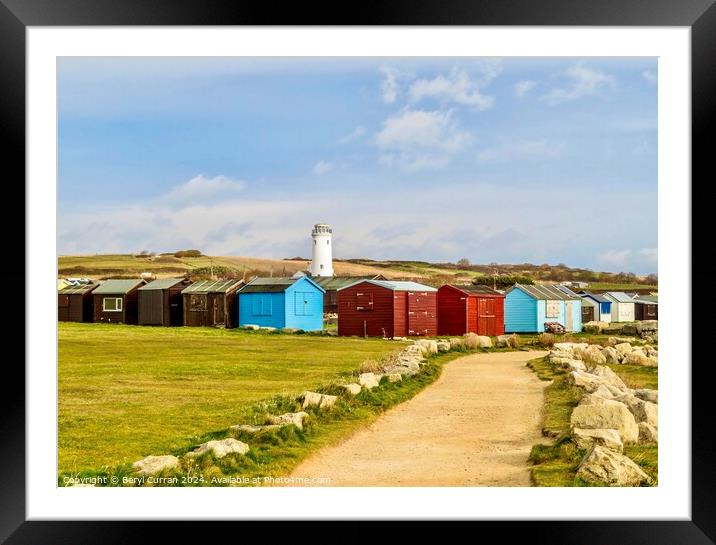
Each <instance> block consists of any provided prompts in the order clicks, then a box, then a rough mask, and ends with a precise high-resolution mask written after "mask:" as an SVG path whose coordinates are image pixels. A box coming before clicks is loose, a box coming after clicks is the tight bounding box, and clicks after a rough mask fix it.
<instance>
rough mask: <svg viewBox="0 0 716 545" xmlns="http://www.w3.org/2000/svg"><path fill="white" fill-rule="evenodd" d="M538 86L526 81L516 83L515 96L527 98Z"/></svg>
mask: <svg viewBox="0 0 716 545" xmlns="http://www.w3.org/2000/svg"><path fill="white" fill-rule="evenodd" d="M535 85H537V82H536V81H530V80H524V81H518V82H517V83H515V96H516V97H517V98H523V97H525V96H527V95H528V94H529V93H530V91H531V90H532V89H534V88H535Z"/></svg>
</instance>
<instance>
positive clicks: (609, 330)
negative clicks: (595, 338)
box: [602, 323, 622, 335]
mask: <svg viewBox="0 0 716 545" xmlns="http://www.w3.org/2000/svg"><path fill="white" fill-rule="evenodd" d="M621 332H622V325H621V324H618V323H610V324H607V325H606V326H605V327H604V328H603V329H602V333H605V334H607V335H619V334H620V333H621Z"/></svg>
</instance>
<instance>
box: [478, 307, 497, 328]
mask: <svg viewBox="0 0 716 545" xmlns="http://www.w3.org/2000/svg"><path fill="white" fill-rule="evenodd" d="M495 307H496V303H495V300H494V299H488V298H479V299H478V300H477V334H478V335H490V336H492V337H494V336H495V335H497V316H496V312H495Z"/></svg>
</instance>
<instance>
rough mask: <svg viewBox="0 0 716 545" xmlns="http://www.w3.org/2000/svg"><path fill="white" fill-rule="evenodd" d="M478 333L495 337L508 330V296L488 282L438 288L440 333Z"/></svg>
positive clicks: (448, 285) (447, 285)
mask: <svg viewBox="0 0 716 545" xmlns="http://www.w3.org/2000/svg"><path fill="white" fill-rule="evenodd" d="M469 332H472V333H477V334H478V335H489V336H492V337H495V336H497V335H503V334H504V333H505V296H504V294H502V293H500V292H498V291H495V290H493V289H492V288H490V287H488V286H479V285H469V286H454V285H451V284H446V285H444V286H441V287H440V289H438V335H463V334H464V333H469Z"/></svg>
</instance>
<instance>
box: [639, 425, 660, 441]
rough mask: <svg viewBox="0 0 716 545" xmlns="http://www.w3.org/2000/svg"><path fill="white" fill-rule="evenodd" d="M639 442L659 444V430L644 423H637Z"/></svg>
mask: <svg viewBox="0 0 716 545" xmlns="http://www.w3.org/2000/svg"><path fill="white" fill-rule="evenodd" d="M639 442H640V443H658V442H659V430H658V428H656V426H652V425H651V424H647V423H646V422H639Z"/></svg>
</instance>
